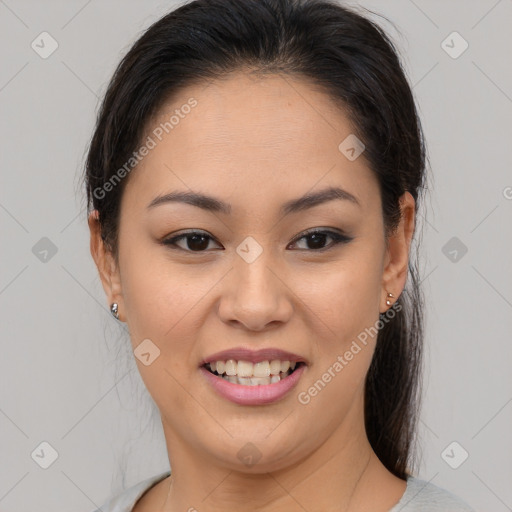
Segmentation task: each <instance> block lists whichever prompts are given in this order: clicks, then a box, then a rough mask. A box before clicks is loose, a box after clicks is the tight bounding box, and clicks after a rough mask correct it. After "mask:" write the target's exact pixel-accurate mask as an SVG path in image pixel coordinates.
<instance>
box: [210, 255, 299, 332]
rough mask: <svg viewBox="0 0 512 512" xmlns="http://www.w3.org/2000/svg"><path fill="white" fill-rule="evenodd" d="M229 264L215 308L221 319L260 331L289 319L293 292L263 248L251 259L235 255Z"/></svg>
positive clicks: (291, 311) (235, 325)
mask: <svg viewBox="0 0 512 512" xmlns="http://www.w3.org/2000/svg"><path fill="white" fill-rule="evenodd" d="M233 267H234V268H233V269H232V271H231V272H230V273H229V275H228V279H227V280H226V281H225V283H224V284H225V288H224V290H223V293H222V296H221V299H220V304H219V309H218V313H219V316H220V318H221V319H222V321H223V322H226V323H228V324H230V325H231V326H234V327H243V328H245V329H248V330H251V331H263V330H266V329H269V328H275V327H276V326H278V325H280V324H283V323H286V322H288V321H289V319H290V318H291V316H292V314H293V301H292V297H293V293H292V291H291V290H290V288H289V287H288V286H287V284H286V282H285V279H284V275H283V272H282V271H281V272H280V271H279V268H277V266H276V264H275V262H274V263H273V262H272V261H271V259H270V257H268V258H267V256H266V251H263V253H262V254H261V255H260V256H259V257H258V258H257V259H256V261H253V262H251V263H247V262H246V261H244V260H243V259H242V258H238V257H237V258H235V262H234V265H233Z"/></svg>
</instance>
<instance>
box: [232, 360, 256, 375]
mask: <svg viewBox="0 0 512 512" xmlns="http://www.w3.org/2000/svg"><path fill="white" fill-rule="evenodd" d="M253 370H254V365H253V364H252V363H251V362H249V361H238V367H237V370H236V374H237V375H238V377H251V376H252V375H253V373H252V372H253Z"/></svg>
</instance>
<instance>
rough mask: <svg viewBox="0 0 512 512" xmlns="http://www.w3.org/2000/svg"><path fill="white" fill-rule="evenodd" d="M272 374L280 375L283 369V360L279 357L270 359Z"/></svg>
mask: <svg viewBox="0 0 512 512" xmlns="http://www.w3.org/2000/svg"><path fill="white" fill-rule="evenodd" d="M269 366H270V374H271V375H278V374H279V372H280V371H281V361H279V359H274V360H273V361H270V365H269Z"/></svg>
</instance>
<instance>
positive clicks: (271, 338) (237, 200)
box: [89, 72, 414, 512]
mask: <svg viewBox="0 0 512 512" xmlns="http://www.w3.org/2000/svg"><path fill="white" fill-rule="evenodd" d="M191 97H193V98H195V99H196V100H197V102H198V103H197V106H196V107H195V108H194V109H193V110H192V111H191V112H190V113H189V114H188V115H187V116H184V118H183V119H180V122H179V124H177V125H176V126H175V127H174V128H173V130H172V131H170V132H169V134H168V135H166V136H165V137H164V138H163V139H162V141H159V142H158V144H157V146H156V147H155V148H154V149H152V150H151V151H150V152H149V154H148V155H147V156H146V157H145V158H144V159H143V160H142V162H141V163H140V164H139V165H138V166H137V168H136V169H135V170H134V171H132V174H131V175H130V176H129V178H128V181H127V183H126V188H125V190H124V194H123V198H122V204H121V217H120V229H119V265H118V266H117V265H116V264H115V261H114V258H113V257H112V255H111V254H110V253H109V252H108V251H107V250H106V248H105V247H104V245H103V243H102V241H101V238H100V236H99V224H98V220H97V215H96V213H97V212H92V213H91V215H90V218H89V226H90V231H91V253H92V255H93V257H94V259H95V262H96V264H97V267H98V270H99V273H100V277H101V280H102V284H103V287H104V290H105V293H106V296H107V300H108V304H111V303H112V302H117V303H118V304H119V315H120V320H121V321H123V322H126V323H127V324H128V327H129V330H130V336H131V343H132V346H133V348H134V349H135V348H136V347H137V346H138V345H139V343H141V341H142V340H144V339H146V338H149V339H151V340H152V342H153V343H154V344H155V345H156V346H158V348H159V349H160V356H159V357H158V358H157V359H155V361H154V362H153V363H152V364H150V365H149V366H145V365H144V364H142V363H141V362H140V361H139V360H138V359H136V362H137V365H138V368H139V371H140V373H141V376H142V378H143V380H144V383H145V385H146V386H147V388H148V391H149V392H150V394H151V396H152V397H153V399H154V400H155V403H156V404H157V406H158V408H159V410H160V413H161V419H162V424H163V429H164V434H165V439H166V443H167V450H168V456H169V461H170V464H171V467H172V473H173V474H172V480H171V479H170V478H169V479H165V480H163V481H162V482H160V483H159V484H157V485H156V486H154V487H153V488H151V489H150V490H149V491H148V492H146V493H145V495H144V496H143V497H142V498H141V499H140V500H139V502H138V503H137V505H136V507H135V509H134V510H136V511H137V512H147V511H153V510H154V511H156V510H158V511H162V510H166V511H173V512H174V511H178V510H180V511H185V510H189V509H190V508H191V507H194V508H195V509H196V510H198V511H206V510H207V511H212V512H213V511H225V510H230V509H232V510H242V509H243V510H246V507H247V504H248V503H250V504H251V510H254V511H256V510H258V511H265V512H278V511H304V510H307V511H311V510H322V511H342V510H343V511H346V510H350V511H351V512H354V511H355V512H357V511H363V510H365V511H370V510H371V511H376V512H377V511H387V510H389V509H390V508H391V507H392V506H393V505H394V504H395V503H397V502H398V501H399V499H400V497H401V496H402V495H403V493H404V491H405V486H406V484H405V481H403V480H401V479H398V478H396V477H395V476H394V475H392V474H391V473H390V472H389V471H387V470H386V469H385V468H384V466H383V465H382V464H381V463H380V461H379V460H378V458H377V457H376V456H375V454H374V452H373V451H372V449H371V446H370V444H369V442H368V439H367V437H366V433H365V429H364V414H363V403H364V402H363V396H364V394H363V393H364V379H365V376H366V373H367V371H368V367H369V365H370V362H371V358H372V355H373V351H374V347H375V341H376V339H375V338H369V340H368V344H367V346H365V347H364V348H363V349H362V350H361V351H360V352H359V353H358V354H357V355H355V356H354V358H353V359H352V360H351V361H350V362H349V364H347V365H346V366H345V367H344V368H343V370H342V371H341V372H339V373H337V374H336V377H335V378H333V379H332V380H331V382H329V383H328V384H327V385H326V386H325V388H324V389H323V390H322V391H321V392H320V393H318V395H317V396H315V397H314V398H312V399H311V401H310V402H309V403H308V404H307V405H303V404H301V403H300V402H299V401H298V399H297V395H298V393H299V392H301V391H307V389H308V388H309V387H310V386H311V385H312V384H313V383H314V382H315V381H317V380H318V379H319V378H321V376H322V374H323V373H324V372H325V371H327V369H328V368H329V367H332V365H333V363H334V362H335V361H336V360H337V357H338V355H343V354H344V353H345V352H346V351H347V350H348V349H349V348H350V345H351V343H352V341H353V340H355V339H356V338H357V336H358V334H359V333H361V332H362V331H364V329H365V328H369V327H371V326H373V325H375V324H376V322H377V321H378V319H379V313H383V312H385V311H386V310H387V309H389V306H387V305H386V295H387V292H388V291H389V292H392V293H393V294H394V296H395V297H398V296H399V294H400V293H401V291H402V289H403V288H404V285H405V280H406V275H407V261H408V255H409V247H410V241H411V237H412V234H413V230H414V199H413V198H412V196H411V195H410V194H409V193H408V192H406V193H405V194H404V195H403V196H402V198H401V206H402V221H401V223H400V225H399V226H398V229H397V230H396V232H395V233H394V234H393V235H392V236H391V237H389V239H388V243H387V244H386V239H385V237H384V226H383V217H382V211H381V202H380V193H379V188H378V182H377V180H376V178H375V176H374V175H373V173H372V171H371V170H370V169H369V167H368V164H367V162H366V161H365V159H364V153H363V154H362V155H361V156H360V157H359V158H357V159H356V160H354V161H350V160H348V159H347V158H346V157H345V156H344V155H343V154H342V153H341V152H340V151H339V149H338V145H339V144H340V142H341V141H343V140H344V139H345V138H346V137H347V136H348V135H349V134H351V133H353V131H352V127H351V126H350V123H349V121H348V118H347V117H346V116H345V115H344V113H343V112H342V111H340V110H339V109H338V108H336V106H335V105H334V103H333V102H332V101H331V100H330V99H329V97H328V96H327V95H325V94H324V93H323V92H322V91H321V90H319V89H317V88H315V87H314V86H312V85H311V84H310V83H308V82H306V81H304V80H300V79H298V78H291V77H290V76H286V77H284V76H278V75H268V76H266V77H264V78H256V77H255V76H253V75H250V74H249V73H243V72H239V73H235V74H232V75H229V76H228V77H226V78H224V79H223V80H219V81H214V82H212V83H209V84H202V85H195V86H192V87H188V88H186V89H183V90H182V91H181V93H180V94H179V95H178V96H176V97H174V98H173V100H172V102H169V103H168V104H166V105H165V107H164V108H162V109H161V111H160V113H159V117H158V118H155V119H153V120H152V123H151V126H149V127H148V134H150V133H151V130H152V129H153V128H154V127H155V126H157V125H158V124H159V123H160V122H161V121H164V120H166V119H168V118H169V116H170V115H171V113H172V112H173V110H174V109H176V108H180V106H181V105H183V104H185V103H186V102H187V100H188V99H189V98H191ZM328 186H338V187H341V188H343V189H344V190H346V191H348V192H350V193H351V194H352V195H354V196H355V197H356V198H357V201H358V202H359V204H355V203H353V202H351V201H347V200H332V201H328V202H325V203H323V204H320V205H317V206H315V207H313V208H310V209H306V210H303V211H300V212H297V213H291V214H288V215H284V216H283V215H282V214H280V212H279V208H280V207H281V205H282V204H283V203H284V202H286V201H288V200H290V199H297V198H299V197H301V196H303V195H305V194H307V193H311V192H316V191H319V190H321V189H323V188H325V187H328ZM174 190H180V191H194V192H201V193H205V194H208V195H211V196H214V197H217V198H219V199H221V200H222V201H224V202H227V203H229V204H230V205H231V214H229V215H227V214H224V213H219V212H216V213H212V212H207V211H204V210H202V209H200V208H197V207H195V206H192V205H187V204H183V203H167V204H163V205H160V206H157V207H155V208H152V209H150V210H148V209H147V205H148V204H149V203H150V202H151V201H152V200H153V199H154V198H155V197H157V196H158V195H161V194H165V193H168V192H171V191H174ZM312 228H324V229H326V228H330V229H331V230H334V231H336V230H340V231H341V232H343V233H345V234H346V235H347V236H350V237H352V240H350V241H349V242H347V243H340V244H336V245H331V244H332V242H333V240H332V238H330V237H329V236H327V237H326V238H324V242H323V244H322V242H319V245H315V244H314V243H312V241H311V238H310V237H309V238H300V239H299V238H298V236H299V235H300V236H304V233H303V232H305V231H310V230H311V229H312ZM192 229H193V230H198V231H202V232H205V234H207V235H209V236H210V237H211V240H210V241H209V243H208V245H207V242H206V241H205V242H204V245H203V247H204V249H205V250H203V252H198V251H191V250H190V247H194V245H193V243H190V242H191V240H190V239H189V244H187V239H186V238H185V239H181V241H179V242H177V243H178V245H179V246H180V247H181V250H180V249H179V248H175V249H172V248H171V246H165V245H162V244H161V243H160V240H162V239H164V238H170V235H172V236H176V235H178V234H182V232H183V231H184V230H192ZM247 236H252V237H253V238H254V239H255V240H256V241H257V242H258V243H259V244H260V246H261V247H262V249H263V252H262V254H261V255H260V256H259V257H258V258H257V259H256V260H255V261H254V262H252V263H250V264H248V263H247V262H246V261H245V260H244V259H242V258H241V257H240V256H239V255H238V254H237V252H236V248H237V247H238V246H239V244H241V243H242V241H243V240H244V239H245V238H246V237H247ZM206 240H208V239H206ZM197 245H198V244H197V242H196V247H197ZM316 247H319V248H320V249H321V248H322V247H325V248H326V249H325V250H320V249H317V248H316ZM222 249H223V250H222ZM187 250H188V252H187ZM393 300H394V299H393ZM240 346H242V347H247V348H251V349H259V348H264V347H277V348H280V349H283V350H288V351H291V352H294V353H296V354H299V355H300V356H302V357H304V358H305V359H306V360H307V361H308V366H307V367H306V371H305V372H304V374H303V376H302V377H301V380H300V381H299V383H298V385H297V387H296V388H295V389H293V390H292V391H291V392H290V393H289V394H288V395H287V396H285V397H284V398H283V399H281V400H280V401H278V402H276V403H273V404H270V405H263V406H261V405H259V406H241V405H237V404H234V403H232V402H230V401H228V400H226V399H225V398H223V397H221V396H220V395H218V394H217V393H216V392H215V391H214V390H213V389H212V387H211V386H210V384H209V383H208V382H207V381H206V379H204V377H203V375H201V374H200V371H199V364H200V362H201V360H202V359H203V358H205V357H207V356H208V355H210V354H213V353H214V352H217V351H220V350H225V349H228V348H233V347H240ZM248 442H251V443H253V444H254V445H255V446H256V447H257V449H258V451H259V453H260V454H261V458H260V459H259V460H258V462H257V463H256V464H254V465H253V466H247V465H245V464H244V463H243V462H242V461H241V460H240V459H239V458H238V456H237V453H238V452H239V450H240V449H241V448H242V447H244V445H246V443H248ZM171 484H172V485H171Z"/></svg>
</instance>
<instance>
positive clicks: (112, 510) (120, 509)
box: [91, 471, 171, 512]
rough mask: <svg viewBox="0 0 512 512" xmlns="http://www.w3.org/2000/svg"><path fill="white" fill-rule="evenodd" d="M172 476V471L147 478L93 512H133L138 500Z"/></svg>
mask: <svg viewBox="0 0 512 512" xmlns="http://www.w3.org/2000/svg"><path fill="white" fill-rule="evenodd" d="M170 474H171V472H170V471H165V472H164V473H160V474H158V475H155V476H152V477H150V478H146V479H145V480H142V481H141V482H139V483H137V484H135V485H133V486H132V487H129V488H128V489H125V490H124V491H123V492H121V493H120V494H118V495H117V496H114V497H113V498H111V499H110V500H109V501H107V502H106V503H105V504H103V505H102V506H101V507H100V508H97V509H95V510H93V511H91V512H132V509H133V507H134V505H135V503H136V502H137V500H138V499H139V498H140V497H141V496H142V495H143V494H144V493H145V492H146V491H147V490H148V489H150V488H151V487H153V486H154V485H156V484H157V483H158V482H160V481H161V480H163V479H164V478H167V477H168V476H169V475H170Z"/></svg>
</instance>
